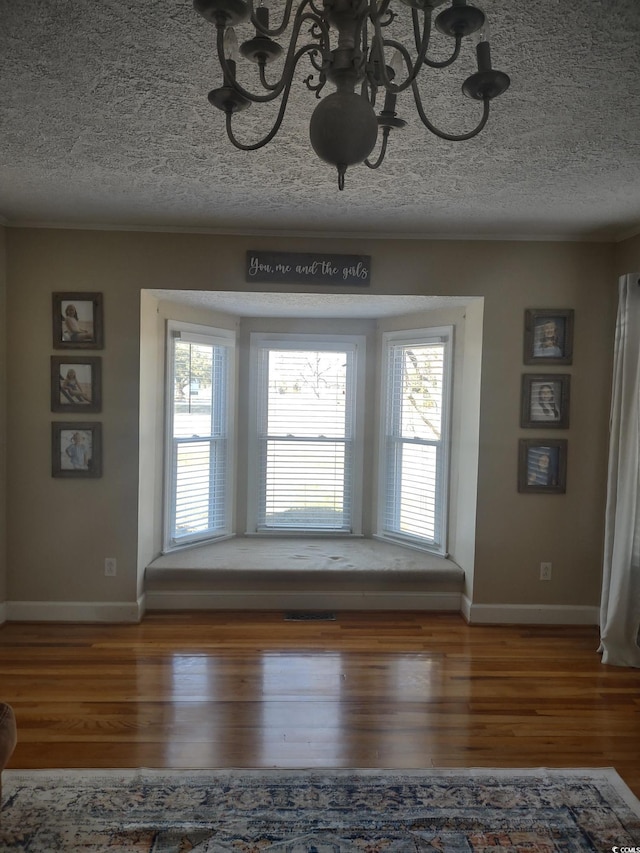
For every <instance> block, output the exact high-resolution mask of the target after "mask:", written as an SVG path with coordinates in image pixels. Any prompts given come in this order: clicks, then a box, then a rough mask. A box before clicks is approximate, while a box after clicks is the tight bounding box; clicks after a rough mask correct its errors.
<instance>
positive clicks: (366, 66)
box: [193, 0, 510, 189]
mask: <svg viewBox="0 0 640 853" xmlns="http://www.w3.org/2000/svg"><path fill="white" fill-rule="evenodd" d="M445 2H446V0H285V5H284V10H283V12H282V16H281V20H280V21H279V22H278V23H277V25H275V26H271V24H270V20H269V18H270V16H269V9H268V8H267V7H266V6H264V5H262V0H261V3H260V6H258V7H257V8H254V6H253V0H193V5H194V8H195V9H196V11H197V12H198V13H199V14H200V15H202V17H203V18H205V20H207V21H209V22H210V23H212V24H214V25H215V27H216V48H217V57H218V61H219V63H220V67H221V70H222V77H223V85H222V86H220V87H219V88H217V89H213V90H212V91H211V92H209V101H210V103H211V104H213V106H215V107H217V108H218V109H219V110H222V112H224V113H225V116H226V129H227V135H228V137H229V139H230V141H231V142H232V143H233V145H235V147H236V148H239V149H240V150H243V151H253V150H256V149H257V148H262V147H263V146H264V145H267V143H269V142H270V141H271V140H272V139H273V138H274V137H275V136H276V134H277V133H278V131H279V130H280V126H281V125H282V121H283V118H284V115H285V111H286V109H287V102H288V99H289V94H290V91H291V87H292V84H293V78H294V73H295V71H296V68H297V67H298V63H299V62H300V61H301V60H302V59H303V58H305V57H306V59H307V60H308V62H309V63H310V65H311V68H312V72H314V73H311V74H309V76H307V77H306V79H305V80H304V83H305V84H306V86H307V89H308V90H309V91H310V92H314V93H315V95H316V98H318V99H320V103H319V104H318V106H317V107H316V108H315V110H314V112H313V114H312V116H311V121H310V124H309V135H310V139H311V145H312V147H313V149H314V151H315V152H316V154H317V155H318V157H320V159H321V160H324V161H325V162H326V163H329V164H331V165H332V166H334V167H335V168H336V169H337V171H338V186H339V188H340V189H343V188H344V180H345V172H346V170H347V168H348V167H349V166H354V165H357V164H359V163H364V164H365V165H366V166H368V167H369V168H370V169H377V168H378V167H379V166H380V165H381V164H382V162H383V160H384V158H385V154H386V151H387V145H388V141H389V137H390V134H391V131H395V130H401V129H402V128H403V127H405V125H406V121H405V120H404V119H402V118H398V115H397V112H396V102H397V97H398V95H399V94H401V93H402V92H405V91H410V92H411V94H412V96H413V101H414V105H415V109H416V111H417V113H418V116H419V118H420V120H421V121H422V123H423V124H424V126H425V127H426V128H427V129H428V130H429V131H430V132H431V133H433V134H434V135H435V136H438V137H440V138H441V139H445V140H448V141H451V142H460V141H463V140H466V139H471V138H472V137H474V136H476V135H477V134H478V133H480V131H481V130H482V129H483V128H484V126H485V124H486V123H487V120H488V118H489V105H490V102H491V101H492V100H493V99H494V98H496V97H498V95H501V94H502V93H503V92H505V91H506V89H507V88H508V86H509V82H510V81H509V77H508V76H507V75H506V74H505V73H504V72H502V71H496V70H495V69H493V68H492V66H491V51H490V45H489V36H488V22H487V18H486V15H485V13H484V12H483V11H482V10H481V9H479V8H477V7H475V6H470V5H468V4H467V0H452V2H451V5H450V6H448V7H447V8H446V9H443V10H441V11H440V12H439V13H438V14H437V15H436V16H435V19H434V10H435V9H436V8H437V7H439V6H442V5H444V3H445ZM393 6H395V8H392V7H393ZM403 16H404V18H407V17H408V18H409V19H410V22H409V23H410V26H411V29H412V31H413V34H414V38H413V40H412V44H411V47H410V48H408V47H406V46H405V45H404V44H403V43H402V42H401V41H399V40H397V38H395V37H394V36H395V31H394V23H395V22H396V21H398V22H399V23H400V22H401V21H402V20H403ZM243 24H248V25H249V26H252V27H253V28H255V33H254V34H253V35H252V37H251V38H248V39H247V40H245V41H243V42H242V43H241V44H240V45H239V47H238V42H237V36H236V31H235V28H236V27H238V26H240V25H243ZM434 24H435V28H436V29H437V30H438V31H439V32H440V33H443V34H444V35H445V36H447V37H448V38H450V39H452V40H453V49H452V51H451V53H450V55H449V57H448V58H446V59H441V60H435V59H432V58H431V56H430V55H429V47H430V45H431V42H432V36H433V25H434ZM303 33H304V35H303ZM283 34H284V35H285V38H287V39H288V46H287V47H286V48H285V49H283V48H282V47H281V45H280V44H278V42H277V41H276V40H275V39H276V38H279V37H281V36H283ZM467 37H470V38H472V39H474V41H475V44H476V61H477V70H476V71H474V72H473V73H472V74H471V75H470V76H468V77H467V78H466V80H465V81H464V83H463V84H462V91H463V92H464V94H465V95H466V96H467V97H469V98H471V99H473V100H477V101H482V104H483V108H482V115H481V117H480V120H479V122H477V123H476V125H475V127H474V128H473V129H472V130H470V131H468V132H464V133H447V132H445V131H443V130H441V129H440V128H438V127H437V126H436V125H435V124H433V122H432V121H431V120H430V119H429V118H428V117H427V115H426V112H425V109H424V106H423V104H422V99H421V95H420V87H419V83H420V79H421V75H423V74H425V73H435V72H437V71H438V70H439V69H443V68H447V67H448V66H450V65H453V64H454V63H455V62H456V61H457V60H458V59H459V57H460V52H461V46H462V40H463V39H465V38H467ZM240 56H242V57H243V58H244V59H246V60H248V61H249V62H250V63H252V64H253V65H254V66H256V68H255V74H256V75H257V82H258V84H259V91H252V90H250V89H249V88H247V87H246V86H245V85H242V84H241V83H240V82H239V81H238V78H237V63H238V60H239V58H240ZM273 63H275V65H276V66H277V67H278V71H277V72H274V73H273V77H274V78H275V79H270V78H271V76H272V74H271V73H268V72H267V66H269V65H272V64H273ZM272 67H273V65H272ZM278 75H279V76H278ZM327 82H329V83H331V84H332V85H333V86H335V91H333V92H331V93H330V94H328V95H325V96H324V97H321V92H322V90H323V89H324V87H325V85H326V83H327ZM380 96H384V102H383V107H382V109H381V110H380V111H379V112H378V114H377V115H376V107H377V104H378V101H379V99H380ZM271 101H276V102H277V101H279V104H280V106H279V110H278V114H277V116H276V119H275V122H274V124H273V126H272V127H271V128H270V129H269V130H268V131H267V133H266V135H265V136H264V137H263V138H262V139H260V140H258V141H257V142H253V143H244V142H240V140H239V139H238V138H237V137H236V135H235V133H234V130H233V128H232V120H233V116H234V115H235V113H237V112H240V111H242V110H245V109H247V107H249V106H250V105H251V104H252V103H267V102H271ZM379 129H381V130H382V139H381V141H380V146H379V151H378V154H377V157H376V158H375V160H374V161H371V160H370V159H369V157H370V155H371V154H372V152H373V150H374V149H375V147H376V144H377V141H378V130H379Z"/></svg>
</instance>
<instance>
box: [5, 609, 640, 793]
mask: <svg viewBox="0 0 640 853" xmlns="http://www.w3.org/2000/svg"><path fill="white" fill-rule="evenodd" d="M597 645H598V633H597V629H596V628H592V627H490V626H468V625H466V624H465V622H464V620H463V619H462V618H461V617H459V616H457V615H452V614H425V613H393V614H391V613H375V614H373V613H344V614H338V617H337V619H336V621H335V622H324V621H323V622H291V621H284V619H283V615H282V614H281V613H254V612H252V613H230V612H218V613H180V614H175V613H171V614H170V613H156V614H151V615H149V616H147V617H146V618H145V619H144V621H143V622H142V623H141V624H140V625H95V624H92V625H78V624H73V625H68V624H64V625H62V624H25V623H9V624H6V625H4V626H3V627H2V628H0V699H2V700H3V701H7V702H10V703H11V704H12V705H13V706H14V709H15V711H16V716H17V720H18V731H19V744H18V747H17V749H16V752H15V753H14V756H13V759H12V762H11V764H10V766H11V767H17V768H38V767H41V768H49V767H142V766H145V767H168V768H180V767H182V768H184V767H194V768H196V767H198V768H206V767H320V766H324V767H380V768H385V767H396V768H398V767H407V768H414V767H432V766H433V767H544V766H546V767H602V766H606V767H611V766H613V767H615V768H616V769H617V770H618V772H619V773H620V775H621V776H622V777H623V779H624V780H625V781H626V783H627V784H628V785H629V786H630V787H631V789H632V790H633V791H634V792H635V794H636V795H637V796H640V671H639V670H633V669H620V668H616V667H607V666H603V665H602V664H601V663H600V658H599V656H598V654H597V652H596V649H597Z"/></svg>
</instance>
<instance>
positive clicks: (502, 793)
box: [0, 769, 640, 853]
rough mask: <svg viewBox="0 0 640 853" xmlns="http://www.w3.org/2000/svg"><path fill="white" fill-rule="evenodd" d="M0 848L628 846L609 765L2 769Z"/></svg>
mask: <svg viewBox="0 0 640 853" xmlns="http://www.w3.org/2000/svg"><path fill="white" fill-rule="evenodd" d="M3 799H4V803H3V809H2V814H1V823H0V850H2V851H12V853H13V851H29V853H54V851H61V853H66V851H78V853H80V851H82V853H104V851H109V853H125V851H127V853H129V851H132V853H133V852H134V851H135V853H227V851H229V853H413V852H415V853H418V851H420V852H421V851H437V853H481V851H482V853H488V851H494V852H495V851H497V850H502V851H514V853H515V851H518V853H520V851H522V853H524V851H527V853H552V851H561V853H578V851H594V853H609V851H613V853H626V851H630V850H633V848H637V851H634V853H640V803H639V802H638V800H637V799H636V798H635V797H634V796H633V795H632V794H631V792H630V791H629V789H628V788H627V787H626V786H625V785H624V783H623V782H622V780H621V779H620V777H619V776H618V775H617V774H616V773H615V771H613V770H607V769H605V770H514V771H501V770H455V771H453V770H452V771H447V770H427V771H380V770H376V771H367V770H358V771H355V770H348V771H347V770H345V771H340V770H337V771H334V770H331V771H330V770H327V771H288V770H274V771H270V770H265V771H261V770H253V771H246V770H244V771H243V770H236V771H228V770H226V771H222V770H221V771H215V770H214V771H173V772H169V771H153V770H144V771H129V770H96V771H86V770H85V771H73V770H59V771H52V770H47V771H22V770H10V771H5V774H4V776H3Z"/></svg>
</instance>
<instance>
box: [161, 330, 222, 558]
mask: <svg viewBox="0 0 640 853" xmlns="http://www.w3.org/2000/svg"><path fill="white" fill-rule="evenodd" d="M171 341H172V365H171V366H172V370H171V382H170V385H171V388H170V393H171V395H172V406H171V411H170V435H171V454H170V476H169V482H170V487H169V490H168V496H167V499H168V502H169V513H168V518H169V524H168V526H169V530H168V535H165V540H167V541H166V544H167V546H168V547H169V548H170V547H175V546H177V545H180V544H185V543H187V542H192V541H197V540H200V539H206V538H212V537H214V536H216V535H220V534H222V533H224V532H225V530H226V528H227V525H228V519H227V509H226V508H227V483H228V473H229V472H228V465H227V457H228V452H227V445H228V435H227V432H228V428H227V423H228V404H227V390H228V389H227V383H228V375H229V352H228V347H227V346H224V345H217V344H214V343H207V342H206V341H207V339H206V337H205V336H202V335H194V336H192V337H191V338H190V337H189V336H188V335H185V334H180V333H177V334H174V336H173V337H172V338H171Z"/></svg>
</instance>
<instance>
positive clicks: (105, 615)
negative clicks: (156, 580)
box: [5, 596, 145, 622]
mask: <svg viewBox="0 0 640 853" xmlns="http://www.w3.org/2000/svg"><path fill="white" fill-rule="evenodd" d="M144 599H145V596H141V597H140V598H139V599H138V600H137V601H136V602H129V601H112V602H97V601H8V602H7V603H6V620H5V621H7V622H139V621H140V620H141V619H142V617H143V615H144V611H145V600H144Z"/></svg>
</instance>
